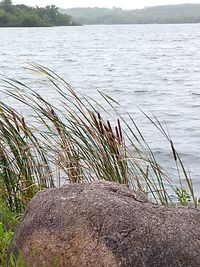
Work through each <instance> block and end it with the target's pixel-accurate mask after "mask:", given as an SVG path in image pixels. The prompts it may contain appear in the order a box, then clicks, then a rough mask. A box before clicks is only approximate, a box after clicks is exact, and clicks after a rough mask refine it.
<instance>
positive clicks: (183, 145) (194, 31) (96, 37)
mask: <svg viewBox="0 0 200 267" xmlns="http://www.w3.org/2000/svg"><path fill="white" fill-rule="evenodd" d="M26 62H37V63H40V64H42V65H44V66H47V67H49V68H51V69H53V70H55V71H56V72H57V73H59V74H61V75H62V76H63V77H64V78H65V79H66V80H67V81H68V82H70V83H71V84H72V85H73V86H74V87H75V88H77V90H78V91H80V92H84V93H86V94H89V95H90V96H92V97H94V98H96V99H97V100H98V94H97V90H101V91H102V92H106V93H107V94H109V95H110V96H112V97H114V98H115V99H116V100H118V101H119V102H120V103H121V105H122V107H121V108H120V109H121V112H122V114H123V112H124V111H129V112H130V113H131V114H132V116H133V118H134V119H135V120H136V122H137V123H138V124H139V126H140V128H141V129H142V131H143V132H144V134H145V136H146V137H147V138H148V140H149V142H150V145H151V147H152V148H153V150H154V151H155V153H156V155H157V157H158V158H159V159H160V161H161V163H163V164H164V165H165V166H168V167H169V171H170V172H172V173H173V171H174V170H173V168H171V163H170V162H169V161H168V157H167V156H168V155H169V153H170V148H169V146H168V144H167V143H164V141H163V140H164V139H163V138H162V137H161V135H160V134H159V133H158V131H157V130H155V129H154V128H153V127H152V126H150V125H149V123H148V122H147V121H146V119H145V118H144V116H143V115H142V114H141V112H140V111H139V110H138V107H139V108H141V109H142V110H143V111H145V112H146V113H148V114H152V113H153V114H154V115H156V116H157V117H158V119H159V120H160V121H161V122H162V123H164V124H166V125H167V128H168V130H169V132H170V134H171V137H172V139H173V140H174V142H175V144H176V147H177V149H178V151H179V152H180V154H181V156H182V157H183V159H184V161H185V162H186V166H188V168H189V170H190V173H191V175H192V177H193V181H194V184H195V186H196V190H197V191H198V192H200V154H199V150H200V25H198V24H196V25H194V24H190V25H187V24H186V25H132V26H130V25H129V26H128V25H127V26H126V25H123V26H121V25H120V26H84V27H58V28H18V29H17V28H15V29H14V28H10V29H0V73H1V74H4V75H6V76H9V77H14V78H17V79H20V80H22V81H25V82H26V83H29V84H31V83H33V82H34V81H33V80H32V79H30V77H29V74H28V73H27V71H25V70H24V69H23V67H25V66H26ZM38 90H40V88H38ZM47 90H48V89H47ZM45 94H46V95H47V96H48V98H53V97H54V95H53V93H52V91H51V90H50V89H49V91H46V92H45ZM2 97H3V96H2ZM18 108H19V109H20V107H18Z"/></svg>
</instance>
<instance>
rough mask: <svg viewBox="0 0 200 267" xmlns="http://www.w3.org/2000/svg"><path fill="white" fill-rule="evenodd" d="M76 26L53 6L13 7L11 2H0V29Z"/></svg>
mask: <svg viewBox="0 0 200 267" xmlns="http://www.w3.org/2000/svg"><path fill="white" fill-rule="evenodd" d="M69 25H77V24H76V23H75V22H74V21H73V20H72V17H71V16H70V15H67V14H62V13H60V12H59V9H58V7H56V6H55V5H51V6H47V7H45V8H41V7H36V8H33V7H29V6H26V5H13V4H12V1H11V0H4V1H2V2H0V27H50V26H69Z"/></svg>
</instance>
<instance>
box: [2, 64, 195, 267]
mask: <svg viewBox="0 0 200 267" xmlns="http://www.w3.org/2000/svg"><path fill="white" fill-rule="evenodd" d="M30 69H31V70H32V71H34V72H36V73H37V74H38V73H39V74H40V75H42V76H44V77H45V79H46V82H47V83H46V86H47V87H48V88H49V87H51V88H52V90H54V91H55V93H57V94H58V96H59V99H60V100H59V101H60V102H59V103H57V105H56V106H55V105H54V104H55V99H54V100H53V101H52V102H53V103H51V101H47V99H45V98H43V97H42V96H41V95H40V94H38V93H37V92H36V91H35V90H34V89H32V88H30V87H29V86H27V85H25V84H23V83H21V82H20V81H16V80H14V79H3V80H2V82H3V83H4V84H5V88H6V93H7V95H9V96H10V97H12V98H13V99H15V100H17V101H19V102H20V103H21V104H23V105H26V106H28V108H29V109H30V110H31V114H32V117H31V118H30V115H29V116H27V117H24V116H23V115H21V114H19V113H18V112H17V111H16V110H14V109H13V108H11V107H9V106H8V105H7V104H6V103H4V102H0V124H1V127H0V196H1V198H0V202H1V203H0V210H1V212H0V265H1V266H2V265H3V266H6V251H7V248H8V245H9V243H10V240H11V238H12V236H13V231H14V229H15V226H16V224H17V222H18V219H19V218H20V216H21V214H23V212H24V209H25V207H26V205H27V203H28V202H29V200H30V199H31V198H32V197H33V196H34V195H35V194H36V193H37V192H38V191H39V190H43V189H45V188H52V187H56V186H60V185H62V183H64V182H68V183H82V182H90V181H93V180H97V179H98V180H108V181H114V182H117V183H121V184H124V185H126V186H128V187H130V188H132V189H139V190H141V191H143V192H144V193H145V194H146V195H147V196H148V197H149V198H151V199H152V200H153V201H154V202H156V203H160V204H161V205H174V204H175V203H176V204H177V203H178V204H179V205H183V206H191V205H192V206H194V207H198V206H199V200H198V198H197V197H196V196H195V194H194V190H193V185H192V180H191V179H190V177H189V175H188V174H187V172H186V170H185V167H184V165H183V162H182V161H181V158H180V156H179V154H178V152H177V151H176V149H175V146H174V144H173V142H172V141H171V140H170V138H169V136H168V135H167V133H166V131H165V130H164V128H163V127H162V125H161V124H160V123H159V121H158V120H157V119H156V118H154V120H153V119H151V118H150V117H148V116H147V115H146V114H144V115H145V116H146V117H147V119H148V120H150V121H151V123H152V125H153V126H155V127H157V129H158V130H159V131H160V133H162V134H163V135H164V136H165V137H166V140H167V142H169V147H170V149H171V151H172V152H171V156H172V158H173V160H174V163H175V166H176V167H177V173H178V176H179V184H176V185H175V184H174V183H173V179H172V178H171V177H169V175H167V172H166V171H165V170H164V169H163V168H162V167H161V166H160V164H159V163H158V162H157V161H156V159H155V157H154V154H153V152H152V150H151V149H150V147H149V145H148V143H147V141H146V140H145V138H144V136H143V135H142V133H141V131H140V130H139V129H138V127H137V125H136V123H135V121H134V120H133V119H132V118H131V116H129V122H127V120H125V119H124V118H123V117H121V116H120V114H118V113H117V109H116V107H117V106H118V105H119V104H118V103H116V102H115V101H114V100H113V99H111V98H110V97H108V96H107V95H105V94H103V93H100V97H101V98H102V101H103V100H104V102H105V105H109V107H110V109H112V110H113V112H112V114H113V113H114V114H116V118H112V117H111V115H110V114H109V113H108V112H107V111H106V109H105V108H104V106H101V105H100V104H98V103H97V102H96V101H95V100H93V99H91V98H90V97H86V96H84V95H81V94H78V93H77V92H76V91H75V90H74V89H73V88H72V87H71V86H70V85H69V84H68V83H67V82H66V81H65V80H63V79H62V78H61V77H59V76H58V75H57V74H56V73H54V72H52V71H50V70H48V69H47V68H44V67H42V66H40V65H31V68H30ZM44 77H42V80H44ZM1 90H3V88H1ZM104 118H106V119H104ZM130 147H131V149H130ZM183 183H184V184H185V186H183ZM174 197H176V199H175V203H174ZM9 266H10V267H11V266H24V264H23V258H22V257H21V256H20V257H19V259H15V258H14V256H13V255H11V258H10V265H9Z"/></svg>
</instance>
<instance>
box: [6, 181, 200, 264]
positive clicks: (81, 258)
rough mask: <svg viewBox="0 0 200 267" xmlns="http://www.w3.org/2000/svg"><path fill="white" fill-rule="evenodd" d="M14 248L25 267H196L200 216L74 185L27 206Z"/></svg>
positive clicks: (109, 188)
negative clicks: (20, 253)
mask: <svg viewBox="0 0 200 267" xmlns="http://www.w3.org/2000/svg"><path fill="white" fill-rule="evenodd" d="M16 247H18V248H19V249H20V250H21V251H22V252H23V254H24V256H25V259H26V261H27V262H29V264H30V265H28V266H43V265H42V262H43V261H45V262H46V265H45V266H46V267H53V266H55V265H54V263H55V261H56V260H58V262H59V264H58V265H57V266H60V267H101V266H102V267H103V266H104V267H119V266H122V267H140V266H141V267H142V266H144V267H172V266H174V267H177V266H184V267H193V266H194V267H198V266H200V211H199V210H195V209H186V208H166V207H162V206H159V205H154V204H152V203H150V202H148V201H147V200H146V198H145V197H143V195H141V194H139V193H137V192H134V191H130V190H129V189H127V188H126V187H125V186H121V185H118V184H115V183H108V182H93V183H89V184H73V185H70V186H65V187H62V188H57V189H50V190H44V191H42V192H40V193H38V194H37V195H36V196H35V197H34V198H33V199H32V200H31V202H30V203H29V205H28V207H27V209H26V212H25V214H24V216H23V218H22V220H21V223H20V225H19V227H18V229H17V232H16V234H15V237H14V239H13V242H12V245H11V247H10V251H14V253H15V254H17V253H18V249H17V248H16Z"/></svg>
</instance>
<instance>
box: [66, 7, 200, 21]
mask: <svg viewBox="0 0 200 267" xmlns="http://www.w3.org/2000/svg"><path fill="white" fill-rule="evenodd" d="M62 12H65V13H67V14H69V15H71V16H72V17H73V18H74V19H75V20H76V21H77V22H79V23H81V24H149V23H199V22H200V4H182V5H167V6H156V7H148V8H145V9H137V10H122V9H121V8H113V9H107V8H72V9H67V10H62Z"/></svg>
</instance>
